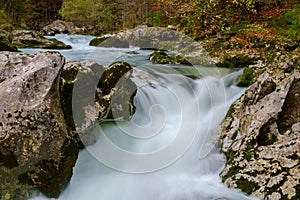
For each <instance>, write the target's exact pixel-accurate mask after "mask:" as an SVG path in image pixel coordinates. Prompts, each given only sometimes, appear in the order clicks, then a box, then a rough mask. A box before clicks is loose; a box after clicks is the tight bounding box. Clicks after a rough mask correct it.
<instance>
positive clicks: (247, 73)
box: [238, 67, 254, 87]
mask: <svg viewBox="0 0 300 200" xmlns="http://www.w3.org/2000/svg"><path fill="white" fill-rule="evenodd" d="M253 82H254V69H253V68H249V67H248V68H245V69H244V71H243V74H242V75H241V76H240V77H239V83H238V86H240V87H248V86H249V85H251V84H252V83H253Z"/></svg>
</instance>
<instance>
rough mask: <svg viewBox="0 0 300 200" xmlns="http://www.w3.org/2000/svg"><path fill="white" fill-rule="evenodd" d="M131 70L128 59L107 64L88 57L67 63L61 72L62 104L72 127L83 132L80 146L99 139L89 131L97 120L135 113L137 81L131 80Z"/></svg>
mask: <svg viewBox="0 0 300 200" xmlns="http://www.w3.org/2000/svg"><path fill="white" fill-rule="evenodd" d="M131 70H132V68H131V66H130V65H129V64H128V63H125V62H115V63H112V64H111V65H110V66H109V67H107V68H105V67H103V66H102V65H100V64H98V63H95V62H88V61H84V62H80V61H71V62H68V63H66V64H65V66H64V68H63V70H62V72H61V75H60V78H61V79H60V80H61V81H60V91H61V104H62V107H63V111H64V115H65V120H66V123H67V125H68V128H69V130H70V131H73V132H75V131H76V132H77V133H78V135H79V138H77V139H78V143H79V144H80V146H82V147H83V146H86V145H90V144H93V143H94V142H95V141H96V139H97V138H96V136H95V135H93V134H92V133H91V132H90V131H89V129H91V128H92V127H93V125H94V124H95V123H99V121H103V120H108V119H109V120H128V119H130V118H131V116H132V115H133V114H134V112H135V106H134V104H133V98H134V96H135V93H136V85H135V84H134V83H133V82H132V81H131V80H130V76H131ZM74 94H75V95H74ZM74 105H76V106H75V108H74Z"/></svg>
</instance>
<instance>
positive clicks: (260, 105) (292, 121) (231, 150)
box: [219, 55, 300, 200]
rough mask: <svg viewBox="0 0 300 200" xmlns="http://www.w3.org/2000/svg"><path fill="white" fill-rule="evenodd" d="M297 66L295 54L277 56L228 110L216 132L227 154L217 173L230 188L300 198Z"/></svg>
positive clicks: (258, 194)
mask: <svg viewBox="0 0 300 200" xmlns="http://www.w3.org/2000/svg"><path fill="white" fill-rule="evenodd" d="M279 57H280V58H284V55H279ZM299 69H300V68H299V57H296V58H294V59H287V60H286V61H283V60H276V59H275V62H274V63H273V64H271V65H269V66H266V70H263V71H262V72H261V73H260V74H261V75H260V76H259V77H258V78H255V79H256V80H255V81H254V83H253V84H251V85H250V86H249V87H248V88H247V90H246V91H245V93H244V95H242V97H241V98H240V99H238V100H237V101H236V102H235V103H234V104H233V105H232V106H231V108H230V109H229V111H228V113H227V116H226V118H225V120H224V122H223V123H222V125H221V126H220V129H219V133H220V138H221V147H222V148H221V150H222V152H223V153H225V155H226V158H227V161H226V164H225V167H224V169H223V170H222V172H221V174H220V175H221V176H222V180H223V181H224V182H225V184H226V185H227V186H229V187H230V188H239V189H241V190H242V191H244V192H246V193H248V194H251V195H254V196H256V197H258V198H260V199H270V200H271V199H272V200H279V199H299V195H300V176H299V174H300V153H299V152H300V114H299V113H300V104H299V102H300V73H299ZM258 70H262V69H258ZM256 72H257V70H255V69H254V70H252V73H253V75H252V76H253V77H255V73H256ZM248 73H250V72H248Z"/></svg>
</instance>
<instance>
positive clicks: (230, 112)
mask: <svg viewBox="0 0 300 200" xmlns="http://www.w3.org/2000/svg"><path fill="white" fill-rule="evenodd" d="M234 112H235V107H234V105H231V106H230V108H229V110H228V112H227V114H226V117H231V118H232V115H233V113H234Z"/></svg>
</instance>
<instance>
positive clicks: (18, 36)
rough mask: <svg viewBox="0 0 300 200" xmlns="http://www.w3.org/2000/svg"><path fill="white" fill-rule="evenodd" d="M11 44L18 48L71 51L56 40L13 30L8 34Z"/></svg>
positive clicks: (29, 32)
mask: <svg viewBox="0 0 300 200" xmlns="http://www.w3.org/2000/svg"><path fill="white" fill-rule="evenodd" d="M10 38H11V43H12V44H13V45H15V46H17V47H18V48H44V49H71V48H72V47H71V46H70V45H66V44H64V43H63V42H61V41H58V40H57V39H46V38H45V37H43V36H42V34H40V33H38V32H35V31H29V30H14V31H12V32H11V34H10Z"/></svg>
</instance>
